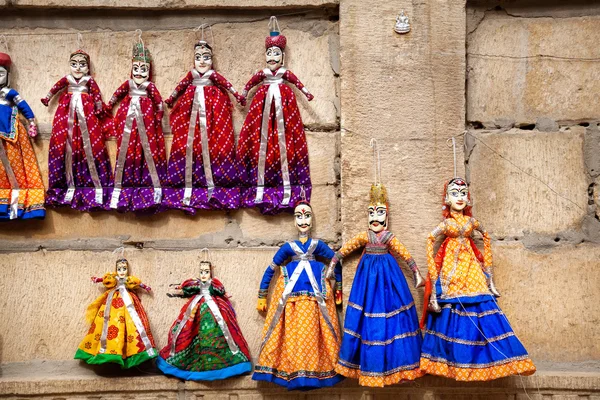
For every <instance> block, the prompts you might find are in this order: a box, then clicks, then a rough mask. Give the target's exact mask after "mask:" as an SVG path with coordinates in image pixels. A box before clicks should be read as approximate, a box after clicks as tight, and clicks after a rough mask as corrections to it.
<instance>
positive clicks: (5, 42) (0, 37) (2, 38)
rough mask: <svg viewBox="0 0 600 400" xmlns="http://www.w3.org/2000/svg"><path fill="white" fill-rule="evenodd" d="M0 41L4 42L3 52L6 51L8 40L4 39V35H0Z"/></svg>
mask: <svg viewBox="0 0 600 400" xmlns="http://www.w3.org/2000/svg"><path fill="white" fill-rule="evenodd" d="M0 41H1V42H2V43H3V44H4V50H5V51H4V52H5V53H8V40H6V35H2V36H0Z"/></svg>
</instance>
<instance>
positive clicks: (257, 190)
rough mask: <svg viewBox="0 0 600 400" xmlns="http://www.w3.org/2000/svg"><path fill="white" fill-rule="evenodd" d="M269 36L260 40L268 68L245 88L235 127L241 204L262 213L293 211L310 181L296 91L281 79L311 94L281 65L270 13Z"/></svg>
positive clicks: (281, 44)
mask: <svg viewBox="0 0 600 400" xmlns="http://www.w3.org/2000/svg"><path fill="white" fill-rule="evenodd" d="M269 26H270V28H271V35H270V36H268V37H267V38H266V40H265V48H266V52H265V55H266V59H267V68H265V69H263V70H261V71H259V72H257V73H256V74H255V75H254V76H253V77H252V78H251V79H250V81H248V83H247V84H246V86H245V87H244V91H243V96H244V97H246V96H247V95H248V91H250V89H252V88H253V87H254V86H256V85H259V84H262V85H261V87H260V88H259V89H258V90H257V91H256V93H255V94H254V98H253V99H252V103H251V104H250V110H249V111H248V115H247V116H246V120H245V122H244V125H243V126H242V130H241V132H240V139H239V144H238V152H237V157H238V160H239V163H240V165H241V168H242V182H243V186H244V190H243V192H242V207H258V208H259V209H260V211H261V212H262V213H263V214H276V213H278V212H281V211H283V210H288V211H291V210H293V205H294V204H296V202H297V201H298V200H300V191H301V188H302V187H304V188H305V189H306V197H307V199H308V200H310V193H311V183H310V169H309V165H308V147H307V144H306V136H305V134H304V125H303V123H302V118H301V116H300V110H299V109H298V104H297V103H296V96H295V94H294V91H293V90H292V88H291V87H289V86H288V85H287V84H286V83H285V82H286V81H287V82H289V83H291V84H293V85H295V86H296V87H297V88H298V89H299V90H300V91H302V93H304V95H305V96H306V98H307V99H308V100H309V101H310V100H312V99H313V95H312V94H310V93H309V91H308V90H307V89H306V88H305V87H304V85H303V84H302V82H300V80H299V79H298V78H297V77H296V75H294V74H293V73H292V71H290V70H288V69H286V68H285V67H284V66H283V65H284V59H285V46H286V42H287V39H286V37H285V36H283V35H281V34H280V29H279V25H278V24H277V18H275V17H271V21H270V23H269Z"/></svg>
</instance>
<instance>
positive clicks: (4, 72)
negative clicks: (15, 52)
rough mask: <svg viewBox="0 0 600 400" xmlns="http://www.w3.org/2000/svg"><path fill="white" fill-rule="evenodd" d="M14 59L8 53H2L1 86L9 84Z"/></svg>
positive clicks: (0, 55) (0, 60)
mask: <svg viewBox="0 0 600 400" xmlns="http://www.w3.org/2000/svg"><path fill="white" fill-rule="evenodd" d="M11 64H12V60H11V59H10V56H9V55H8V54H6V53H0V88H3V87H5V86H8V74H9V73H10V66H11Z"/></svg>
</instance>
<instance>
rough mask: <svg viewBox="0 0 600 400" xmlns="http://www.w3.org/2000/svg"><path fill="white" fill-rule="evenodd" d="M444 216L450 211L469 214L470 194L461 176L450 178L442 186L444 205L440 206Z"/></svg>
mask: <svg viewBox="0 0 600 400" xmlns="http://www.w3.org/2000/svg"><path fill="white" fill-rule="evenodd" d="M442 210H443V214H444V217H448V216H449V215H450V212H451V211H452V212H462V213H463V214H465V215H468V216H470V215H471V195H470V193H469V186H468V185H467V182H465V180H464V179H462V178H452V179H451V180H450V181H448V183H446V185H445V186H444V206H443V207H442Z"/></svg>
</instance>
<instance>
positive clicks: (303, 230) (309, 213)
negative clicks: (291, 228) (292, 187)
mask: <svg viewBox="0 0 600 400" xmlns="http://www.w3.org/2000/svg"><path fill="white" fill-rule="evenodd" d="M294 221H295V224H296V229H298V232H300V235H304V236H308V234H309V233H310V230H311V229H312V226H313V210H312V207H311V205H310V204H309V203H308V201H306V200H300V201H299V202H297V203H296V207H294Z"/></svg>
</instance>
